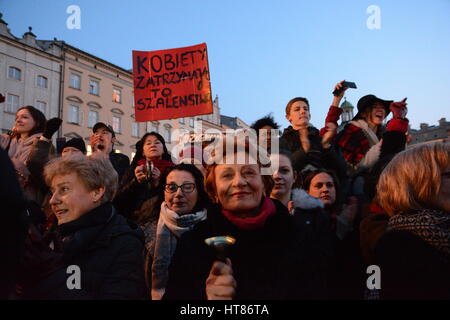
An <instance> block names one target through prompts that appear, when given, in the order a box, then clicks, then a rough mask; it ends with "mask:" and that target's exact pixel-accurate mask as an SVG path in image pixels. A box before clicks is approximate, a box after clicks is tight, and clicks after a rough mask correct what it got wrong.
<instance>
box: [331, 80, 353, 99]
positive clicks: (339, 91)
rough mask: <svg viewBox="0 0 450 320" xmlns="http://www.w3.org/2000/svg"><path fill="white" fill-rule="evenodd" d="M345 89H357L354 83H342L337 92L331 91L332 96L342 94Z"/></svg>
mask: <svg viewBox="0 0 450 320" xmlns="http://www.w3.org/2000/svg"><path fill="white" fill-rule="evenodd" d="M345 88H352V89H356V88H357V87H356V83H354V82H350V81H344V82H343V83H342V87H341V89H339V90H337V89H336V90H334V91H333V95H335V96H338V95H340V94H341V93H342V91H343V90H345Z"/></svg>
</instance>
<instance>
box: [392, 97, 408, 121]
mask: <svg viewBox="0 0 450 320" xmlns="http://www.w3.org/2000/svg"><path fill="white" fill-rule="evenodd" d="M406 99H407V98H405V99H403V100H402V101H400V102H391V104H390V105H389V109H390V110H391V111H392V114H393V116H394V118H396V119H404V118H405V117H406V114H407V113H408V108H407V107H406V105H407V103H406Z"/></svg>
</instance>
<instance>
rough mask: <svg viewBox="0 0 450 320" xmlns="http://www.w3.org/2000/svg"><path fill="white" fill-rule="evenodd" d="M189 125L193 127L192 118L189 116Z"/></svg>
mask: <svg viewBox="0 0 450 320" xmlns="http://www.w3.org/2000/svg"><path fill="white" fill-rule="evenodd" d="M189 126H191V127H192V128H193V127H194V118H189Z"/></svg>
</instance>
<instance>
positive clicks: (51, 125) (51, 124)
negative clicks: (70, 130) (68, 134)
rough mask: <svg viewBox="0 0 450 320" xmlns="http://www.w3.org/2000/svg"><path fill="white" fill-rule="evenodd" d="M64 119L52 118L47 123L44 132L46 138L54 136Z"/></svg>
mask: <svg viewBox="0 0 450 320" xmlns="http://www.w3.org/2000/svg"><path fill="white" fill-rule="evenodd" d="M61 123H62V120H61V119H60V118H51V119H50V120H48V121H47V122H46V123H45V129H44V133H43V134H42V135H43V136H44V138H46V139H51V138H52V136H53V135H54V134H55V132H56V131H58V129H59V127H60V126H61Z"/></svg>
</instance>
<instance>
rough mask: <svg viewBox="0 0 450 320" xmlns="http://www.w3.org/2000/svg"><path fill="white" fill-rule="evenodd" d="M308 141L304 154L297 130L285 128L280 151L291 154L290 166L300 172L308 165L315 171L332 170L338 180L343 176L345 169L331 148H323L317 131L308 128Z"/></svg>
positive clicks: (290, 127)
mask: <svg viewBox="0 0 450 320" xmlns="http://www.w3.org/2000/svg"><path fill="white" fill-rule="evenodd" d="M308 139H309V143H310V149H309V150H308V152H305V150H304V149H303V146H302V144H301V142H300V136H299V132H298V130H294V128H292V126H289V127H288V128H286V129H285V130H284V132H283V135H282V136H281V138H280V149H286V150H288V151H290V152H291V153H292V164H293V167H294V169H295V170H296V171H299V172H300V171H302V170H303V168H305V167H306V166H307V165H308V164H309V165H312V166H314V167H316V168H317V169H319V168H320V169H330V170H334V171H335V172H336V174H337V175H338V177H339V178H341V177H344V176H345V168H344V167H343V165H342V161H340V160H339V158H338V156H337V154H336V152H335V150H334V149H333V148H331V147H330V148H327V149H325V148H323V146H322V137H321V136H320V135H319V130H318V129H317V128H314V127H308Z"/></svg>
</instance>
